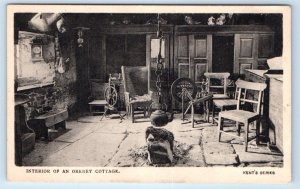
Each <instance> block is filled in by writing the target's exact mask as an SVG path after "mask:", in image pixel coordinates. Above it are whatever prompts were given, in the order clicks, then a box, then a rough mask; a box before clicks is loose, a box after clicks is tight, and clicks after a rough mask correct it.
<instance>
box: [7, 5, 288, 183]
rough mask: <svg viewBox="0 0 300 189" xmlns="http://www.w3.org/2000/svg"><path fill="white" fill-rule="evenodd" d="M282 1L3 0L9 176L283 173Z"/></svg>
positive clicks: (193, 179) (250, 179)
mask: <svg viewBox="0 0 300 189" xmlns="http://www.w3.org/2000/svg"><path fill="white" fill-rule="evenodd" d="M291 67H292V64H291V9H290V7H289V6H271V5H270V6H249V5H244V6H243V5H239V6H217V5H214V6H200V5H176V6H175V5H159V6H154V5H33V4H31V5H24V4H22V5H17V4H15V5H13V4H12V5H8V6H7V177H8V180H9V181H13V182H18V181H20V182H137V183H141V182H144V183H145V182H146V183H148V182H156V183H288V182H290V181H291V177H292V176H291V167H292V165H291V153H292V152H291V127H292V124H291V105H292V104H291Z"/></svg>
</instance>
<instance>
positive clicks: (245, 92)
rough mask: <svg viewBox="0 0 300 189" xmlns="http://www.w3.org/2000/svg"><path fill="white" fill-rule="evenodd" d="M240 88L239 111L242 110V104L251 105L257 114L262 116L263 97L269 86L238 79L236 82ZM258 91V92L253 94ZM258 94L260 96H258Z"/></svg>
mask: <svg viewBox="0 0 300 189" xmlns="http://www.w3.org/2000/svg"><path fill="white" fill-rule="evenodd" d="M235 84H236V86H237V88H238V104H237V109H238V110H239V109H240V104H241V103H250V104H252V105H253V107H256V108H255V109H256V111H255V112H256V113H258V114H260V109H261V104H262V95H263V91H264V90H265V89H266V87H267V85H266V84H265V83H256V82H249V81H244V80H241V79H238V80H237V81H236V83H235ZM253 91H256V92H253ZM257 92H258V95H257Z"/></svg>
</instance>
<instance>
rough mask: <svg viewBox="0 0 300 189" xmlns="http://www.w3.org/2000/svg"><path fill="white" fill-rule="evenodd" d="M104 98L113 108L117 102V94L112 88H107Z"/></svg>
mask: <svg viewBox="0 0 300 189" xmlns="http://www.w3.org/2000/svg"><path fill="white" fill-rule="evenodd" d="M104 98H105V101H106V102H107V104H108V105H109V106H110V107H113V106H115V105H116V104H117V101H118V93H117V90H116V88H115V87H114V86H108V87H107V88H106V89H105V91H104Z"/></svg>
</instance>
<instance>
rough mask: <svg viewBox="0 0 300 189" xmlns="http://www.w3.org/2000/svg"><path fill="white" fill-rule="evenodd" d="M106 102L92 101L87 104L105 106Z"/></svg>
mask: <svg viewBox="0 0 300 189" xmlns="http://www.w3.org/2000/svg"><path fill="white" fill-rule="evenodd" d="M106 104H107V102H106V100H93V101H92V102H89V105H103V106H104V105H106Z"/></svg>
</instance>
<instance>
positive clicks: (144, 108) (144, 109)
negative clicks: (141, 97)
mask: <svg viewBox="0 0 300 189" xmlns="http://www.w3.org/2000/svg"><path fill="white" fill-rule="evenodd" d="M143 111H144V117H146V107H143Z"/></svg>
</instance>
